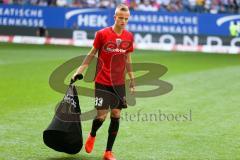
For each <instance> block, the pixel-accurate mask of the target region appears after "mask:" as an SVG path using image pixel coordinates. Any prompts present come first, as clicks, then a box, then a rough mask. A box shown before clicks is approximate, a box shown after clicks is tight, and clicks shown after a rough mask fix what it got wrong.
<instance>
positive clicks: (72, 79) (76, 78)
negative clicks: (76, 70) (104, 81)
mask: <svg viewBox="0 0 240 160" xmlns="http://www.w3.org/2000/svg"><path fill="white" fill-rule="evenodd" d="M82 79H83V75H82V74H77V75H76V76H75V77H74V78H71V80H70V85H71V84H73V83H74V82H76V81H77V80H82Z"/></svg>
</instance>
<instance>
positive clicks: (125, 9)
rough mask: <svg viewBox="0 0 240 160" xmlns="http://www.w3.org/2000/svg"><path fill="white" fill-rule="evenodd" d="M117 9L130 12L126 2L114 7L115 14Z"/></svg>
mask: <svg viewBox="0 0 240 160" xmlns="http://www.w3.org/2000/svg"><path fill="white" fill-rule="evenodd" d="M118 11H125V12H130V11H129V8H128V6H127V5H126V4H119V5H118V6H117V7H116V9H115V15H116V13H117V12H118Z"/></svg>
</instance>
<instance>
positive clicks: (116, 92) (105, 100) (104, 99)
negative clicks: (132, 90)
mask: <svg viewBox="0 0 240 160" xmlns="http://www.w3.org/2000/svg"><path fill="white" fill-rule="evenodd" d="M95 108H96V109H100V110H101V109H109V108H110V109H115V108H117V109H122V108H127V103H126V91H125V84H123V85H117V86H106V85H103V84H99V83H95Z"/></svg>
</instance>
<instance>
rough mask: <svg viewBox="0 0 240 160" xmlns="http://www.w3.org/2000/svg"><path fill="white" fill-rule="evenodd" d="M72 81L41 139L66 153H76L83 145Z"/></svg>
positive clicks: (77, 102)
mask: <svg viewBox="0 0 240 160" xmlns="http://www.w3.org/2000/svg"><path fill="white" fill-rule="evenodd" d="M72 83H73V81H71V84H70V85H69V87H68V90H67V92H66V94H65V96H64V98H63V100H62V101H61V102H60V103H59V104H58V106H57V108H56V112H55V115H54V117H53V119H52V122H51V123H50V125H49V126H48V128H47V129H46V130H45V131H44V132H43V141H44V143H45V144H46V145H47V146H48V147H50V148H52V149H54V150H56V151H59V152H65V153H68V154H76V153H78V152H79V151H80V150H81V149H82V145H83V137H82V126H81V120H80V115H81V109H80V104H79V99H78V93H77V90H76V87H75V86H74V85H73V84H72Z"/></svg>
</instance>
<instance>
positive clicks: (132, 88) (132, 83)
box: [126, 53, 135, 94]
mask: <svg viewBox="0 0 240 160" xmlns="http://www.w3.org/2000/svg"><path fill="white" fill-rule="evenodd" d="M126 61H127V65H126V70H127V74H128V76H129V79H130V84H129V88H130V91H131V94H134V92H135V81H134V74H133V69H132V57H131V53H128V54H127V60H126Z"/></svg>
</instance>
